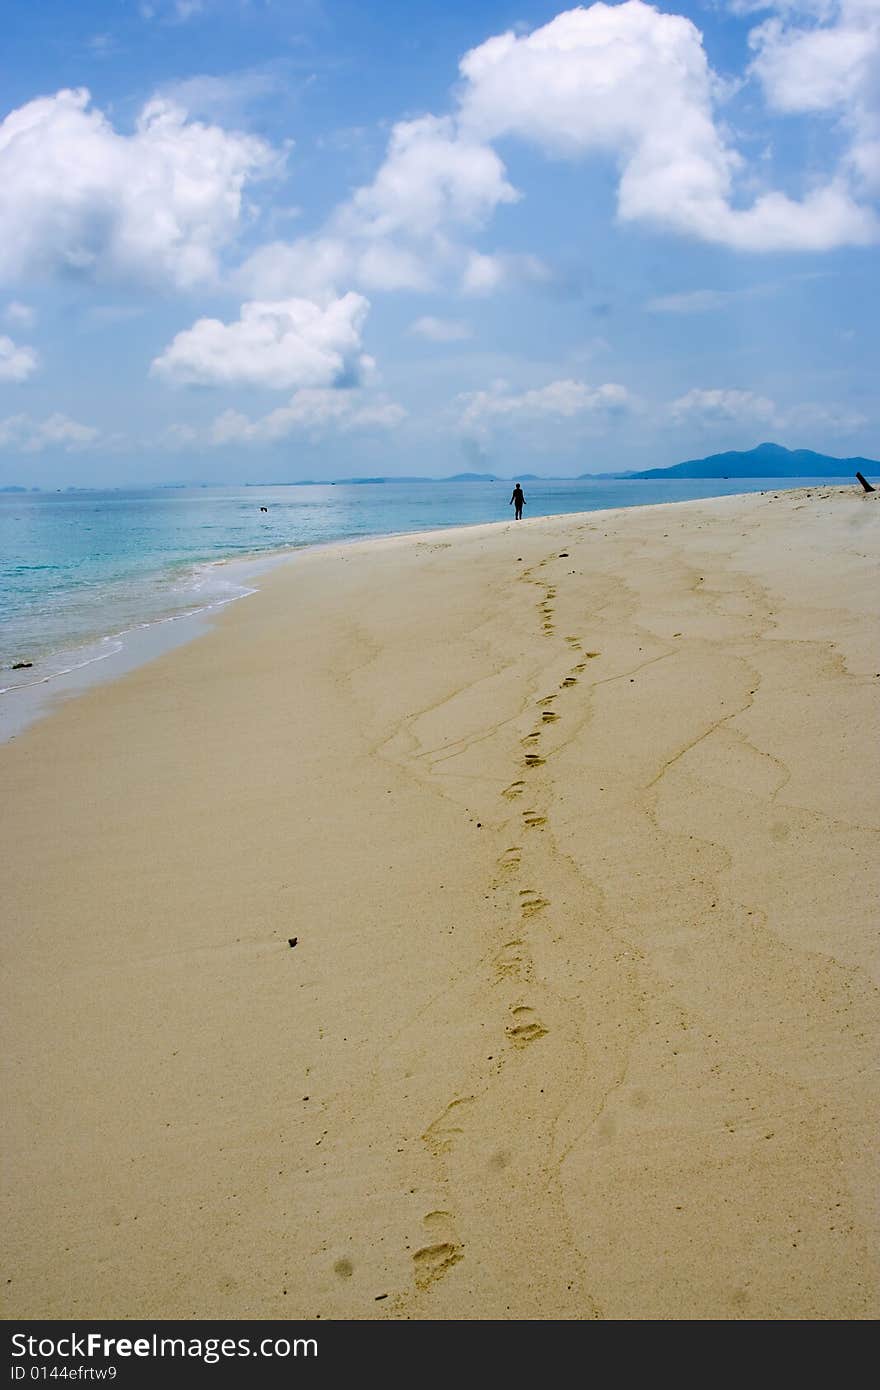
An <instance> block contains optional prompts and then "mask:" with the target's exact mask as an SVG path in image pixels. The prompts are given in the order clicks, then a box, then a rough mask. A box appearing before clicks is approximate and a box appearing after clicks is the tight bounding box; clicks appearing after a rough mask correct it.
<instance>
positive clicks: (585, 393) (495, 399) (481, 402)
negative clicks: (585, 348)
mask: <svg viewBox="0 0 880 1390" xmlns="http://www.w3.org/2000/svg"><path fill="white" fill-rule="evenodd" d="M458 401H459V405H460V406H461V407H462V411H461V417H460V423H461V426H462V428H463V429H464V430H465V431H466V432H468V433H474V434H477V435H481V434H486V433H488V432H489V431H490V430H491V428H492V427H493V426H495V425H505V424H512V423H516V422H526V421H529V422H530V421H538V420H544V421H548V420H571V419H574V418H575V417H577V416H603V415H604V416H608V415H619V414H621V413H623V412H625V411H627V410H628V409H630V408H631V407H632V406H633V404H634V401H633V398H632V396H631V395H630V393H629V391H627V389H626V387H625V386H620V385H618V384H617V383H615V382H607V383H606V384H605V385H604V386H589V385H587V383H586V382H583V381H572V380H570V379H569V380H561V381H552V382H551V383H550V384H549V385H548V386H540V387H534V388H532V389H531V390H528V391H521V392H516V391H513V390H511V388H510V386H509V385H508V383H507V382H506V381H496V382H493V383H492V385H491V387H490V388H489V390H488V391H470V392H466V393H465V394H463V395H461V396H459V398H458Z"/></svg>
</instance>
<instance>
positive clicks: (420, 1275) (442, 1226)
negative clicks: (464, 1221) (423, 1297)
mask: <svg viewBox="0 0 880 1390" xmlns="http://www.w3.org/2000/svg"><path fill="white" fill-rule="evenodd" d="M424 1226H425V1234H426V1236H427V1237H428V1240H429V1242H430V1244H428V1245H423V1246H422V1248H421V1249H420V1250H417V1251H416V1252H415V1254H414V1255H413V1257H412V1258H413V1265H414V1266H415V1269H414V1273H415V1280H416V1285H417V1287H418V1288H420V1289H427V1288H428V1287H429V1285H431V1284H433V1283H435V1282H436V1280H438V1279H442V1278H443V1276H444V1274H448V1272H449V1270H450V1269H451V1268H452V1266H453V1265H456V1264H458V1262H459V1260H460V1259H462V1258H463V1257H464V1248H463V1246H462V1244H461V1241H460V1240H459V1239H458V1237H457V1235H456V1233H455V1228H454V1226H453V1224H452V1217H451V1215H450V1214H449V1212H448V1211H429V1212H428V1214H427V1216H426V1217H425V1218H424Z"/></svg>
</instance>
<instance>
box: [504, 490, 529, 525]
mask: <svg viewBox="0 0 880 1390" xmlns="http://www.w3.org/2000/svg"><path fill="white" fill-rule="evenodd" d="M525 500H526V499H525V494H524V493H523V490H522V488H521V487H520V485H519V483H517V484H516V487H515V488H514V489H513V496H512V497H511V499H510V501H509V502H508V504H507V505H508V506H509V507H510V506H512V507H513V509H514V515H515V516H516V519H517V521H522V509H523V507H524V506H525Z"/></svg>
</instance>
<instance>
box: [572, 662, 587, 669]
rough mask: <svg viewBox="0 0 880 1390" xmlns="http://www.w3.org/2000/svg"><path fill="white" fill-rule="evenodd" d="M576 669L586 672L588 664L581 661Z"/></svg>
mask: <svg viewBox="0 0 880 1390" xmlns="http://www.w3.org/2000/svg"><path fill="white" fill-rule="evenodd" d="M574 669H575V670H576V671H586V669H587V663H586V662H585V661H579V662H578V664H577V666H575V668H574Z"/></svg>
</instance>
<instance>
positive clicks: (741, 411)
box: [669, 389, 777, 424]
mask: <svg viewBox="0 0 880 1390" xmlns="http://www.w3.org/2000/svg"><path fill="white" fill-rule="evenodd" d="M669 414H670V416H671V417H672V419H673V421H674V422H675V423H676V424H684V423H686V422H687V421H690V420H696V421H702V422H704V423H707V424H718V423H731V422H741V421H746V422H750V423H755V424H758V423H765V424H772V423H774V422H775V421H776V419H777V409H776V405H775V403H774V402H773V401H771V400H770V399H769V398H768V397H767V396H759V395H756V394H755V392H754V391H739V390H735V389H727V390H725V389H713V390H707V391H705V390H699V389H694V390H693V391H688V392H687V394H686V395H684V396H679V398H678V400H675V401H673V402H672V404H671V405H670V407H669Z"/></svg>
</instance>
